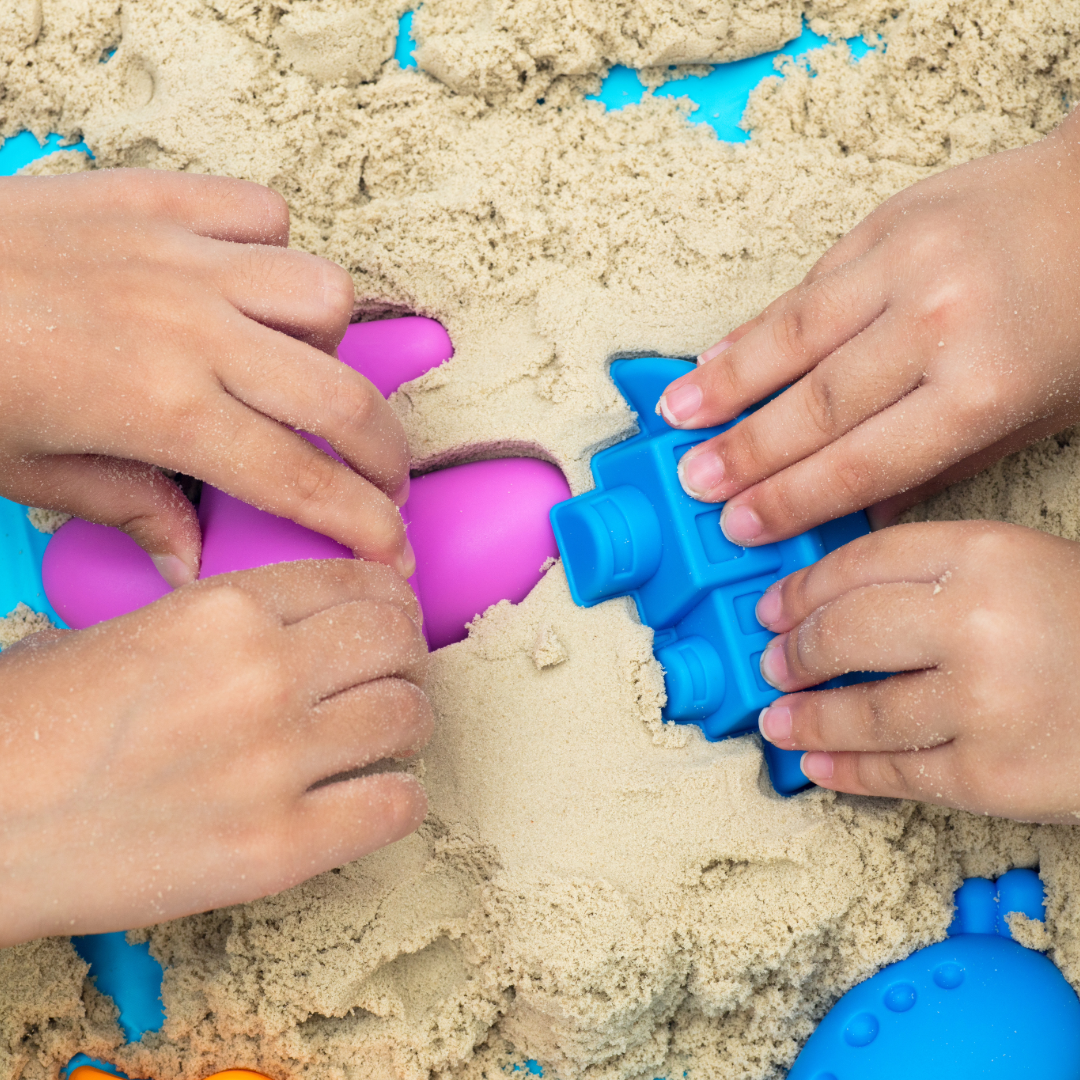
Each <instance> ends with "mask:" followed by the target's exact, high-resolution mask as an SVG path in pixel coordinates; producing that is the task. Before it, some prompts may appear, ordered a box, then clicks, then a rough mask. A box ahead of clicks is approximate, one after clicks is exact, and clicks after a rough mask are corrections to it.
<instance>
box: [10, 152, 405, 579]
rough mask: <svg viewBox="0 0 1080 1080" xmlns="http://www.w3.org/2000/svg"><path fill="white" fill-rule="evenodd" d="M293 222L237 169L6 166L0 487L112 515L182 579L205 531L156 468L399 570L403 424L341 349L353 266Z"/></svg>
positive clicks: (82, 511)
mask: <svg viewBox="0 0 1080 1080" xmlns="http://www.w3.org/2000/svg"><path fill="white" fill-rule="evenodd" d="M288 234H289V211H288V208H287V207H286V205H285V202H284V200H283V199H282V198H281V197H280V196H278V195H276V194H274V193H273V192H271V191H269V190H267V189H266V188H262V187H259V186H258V185H256V184H251V183H247V182H246V181H241V180H232V179H228V178H223V177H209V176H188V175H182V174H176V173H165V172H150V171H143V170H110V171H108V172H100V173H88V174H82V175H76V176H62V177H10V178H2V179H0V386H2V387H3V392H2V393H0V494H3V495H5V496H7V497H8V498H11V499H15V500H16V501H18V502H23V503H29V504H31V505H36V506H44V507H49V508H52V509H57V510H65V511H67V512H69V513H72V514H75V515H77V516H78V517H82V518H86V519H87V520H89V521H96V522H100V523H102V524H106V525H117V526H119V527H120V528H122V529H124V530H126V531H127V532H128V533H130V534H131V536H132V537H134V539H135V540H137V541H138V542H139V543H140V544H141V545H142V546H143V547H144V548H145V549H146V550H147V551H148V552H149V553H150V554H151V555H152V556H154V559H155V562H156V564H157V566H158V569H159V570H160V571H161V573H162V575H163V576H164V577H165V579H166V580H167V581H168V582H169V584H170V585H173V586H174V587H175V586H177V585H181V584H184V583H186V582H189V581H192V580H194V578H195V576H196V574H197V573H198V567H199V547H200V534H199V526H198V522H197V521H196V518H195V511H194V510H193V509H192V507H191V505H190V504H189V503H188V501H187V500H186V499H185V498H184V497H183V496H182V495H181V493H180V491H179V490H178V489H177V487H176V485H175V484H174V483H172V481H171V480H169V479H168V478H167V477H166V476H164V475H163V474H162V473H161V472H160V471H159V469H157V468H154V467H153V466H163V467H166V468H169V469H173V470H177V471H179V472H181V473H186V474H189V475H192V476H196V477H198V478H200V479H203V480H207V481H209V482H211V483H213V484H214V485H215V486H216V487H219V488H222V489H223V490H225V491H227V492H228V493H230V494H231V495H235V496H237V497H238V498H241V499H243V500H244V501H245V502H248V503H251V504H253V505H255V506H257V507H259V508H260V509H264V510H268V511H270V512H272V513H274V514H277V515H279V516H281V517H287V518H292V519H293V520H294V521H296V522H298V523H299V524H301V525H305V526H307V527H309V528H311V529H314V530H316V531H318V532H322V533H325V534H326V535H328V536H331V537H332V538H333V539H335V540H337V541H339V542H340V543H342V544H344V545H346V546H347V547H349V548H351V549H352V551H353V552H354V553H355V554H356V555H357V556H359V557H361V558H365V559H374V560H376V561H378V562H383V563H386V564H388V565H390V566H392V567H394V568H395V569H397V570H398V571H399V572H400V573H401V574H402V575H403V576H405V577H408V576H409V574H411V573H412V570H413V566H414V560H413V558H412V555H411V552H410V551H409V550H408V547H407V542H406V538H405V528H404V525H403V524H402V521H401V517H400V515H399V514H398V511H397V507H396V506H395V505H394V502H395V500H396V501H397V502H398V503H399V504H400V502H401V501H403V500H404V497H405V494H406V492H407V485H408V477H409V474H408V451H407V447H406V443H405V435H404V432H403V430H402V428H401V425H400V424H399V422H398V421H397V418H396V417H395V416H394V414H393V412H392V410H391V409H390V407H389V406H388V405H387V404H386V401H385V400H384V399H383V398H382V396H381V395H380V394H379V393H378V391H376V390H375V389H374V387H373V386H372V385H371V383H369V382H368V380H367V379H365V378H363V376H361V375H359V374H357V373H356V372H355V371H353V370H352V369H351V368H349V367H348V366H346V365H345V364H341V363H338V362H337V360H336V359H335V358H334V350H335V348H336V347H337V344H338V342H339V341H340V340H341V337H342V335H343V334H344V332H345V329H346V327H347V326H348V323H349V317H350V314H351V311H352V302H353V286H352V280H351V279H350V277H349V275H348V274H347V273H346V272H345V271H344V270H343V269H342V268H341V267H339V266H336V265H334V264H333V263H330V262H327V261H326V260H324V259H319V258H316V257H315V256H313V255H307V254H305V253H303V252H300V251H291V250H288V249H287V248H286V246H285V245H286V244H287V242H288ZM294 427H295V428H299V429H302V430H304V431H309V432H312V433H314V434H316V435H320V436H322V437H323V438H325V439H326V440H327V441H328V442H329V443H330V444H331V445H332V446H333V447H334V449H335V450H337V451H338V453H339V454H340V455H341V456H342V457H343V458H344V459H345V461H346V462H348V465H351V466H352V468H351V469H350V468H349V467H348V466H347V465H343V464H341V463H340V462H338V461H335V460H333V459H332V458H331V457H330V456H329V455H327V454H324V453H322V452H321V451H319V450H317V449H316V448H315V447H314V446H312V445H310V444H309V443H308V442H307V441H305V439H304V438H302V437H301V436H300V435H299V434H297V433H296V432H295V431H293V430H292V428H294ZM353 470H355V471H353Z"/></svg>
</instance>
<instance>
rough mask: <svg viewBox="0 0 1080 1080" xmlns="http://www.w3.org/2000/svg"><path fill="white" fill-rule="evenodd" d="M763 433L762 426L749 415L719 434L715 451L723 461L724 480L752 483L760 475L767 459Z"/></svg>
mask: <svg viewBox="0 0 1080 1080" xmlns="http://www.w3.org/2000/svg"><path fill="white" fill-rule="evenodd" d="M764 435H765V429H764V426H763V425H761V424H758V423H755V417H753V416H749V417H747V418H746V419H745V420H744V421H743V422H742V423H741V424H736V425H735V427H733V428H732V429H731V430H730V431H729V432H726V433H725V434H724V435H721V436H720V438H719V445H718V446H717V452H718V453H719V455H720V458H721V460H722V461H723V462H724V466H725V469H726V473H727V475H726V477H725V479H726V480H728V481H734V482H735V483H736V484H745V483H753V481H754V480H756V479H758V478H759V477H760V476H761V472H762V469H763V467H764V466H765V465H766V463H767V462H768V460H769V452H768V448H767V446H766V445H765V442H764V438H763V436H764Z"/></svg>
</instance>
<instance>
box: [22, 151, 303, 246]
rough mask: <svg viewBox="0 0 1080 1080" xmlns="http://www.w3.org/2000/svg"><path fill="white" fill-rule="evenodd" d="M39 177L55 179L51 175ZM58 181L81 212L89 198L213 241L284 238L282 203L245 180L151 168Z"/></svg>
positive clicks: (260, 241)
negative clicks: (171, 223) (177, 226)
mask: <svg viewBox="0 0 1080 1080" xmlns="http://www.w3.org/2000/svg"><path fill="white" fill-rule="evenodd" d="M91 177H93V179H91ZM38 182H39V183H40V182H41V181H38ZM44 182H45V183H47V184H55V181H54V179H53V178H51V177H50V178H49V179H48V180H45V181H44ZM61 183H63V184H65V185H67V187H68V189H69V190H70V191H71V193H72V198H73V199H74V200H75V201H76V203H77V204H78V205H79V208H80V209H81V210H82V211H83V212H84V213H85V210H86V205H87V203H86V200H87V199H88V198H92V199H93V200H94V205H96V206H102V205H111V206H112V207H115V208H116V209H119V210H122V211H123V212H124V213H125V214H128V215H130V214H138V215H140V216H144V217H149V218H158V219H161V220H166V221H170V222H173V223H175V224H177V225H179V226H181V227H182V228H184V229H187V230H188V231H189V232H193V233H195V234H197V235H199V236H205V237H209V238H211V239H215V240H228V241H232V242H233V243H240V244H271V245H274V246H278V247H284V246H285V245H286V244H288V242H289V207H288V204H287V203H286V202H285V200H284V199H283V198H282V197H281V196H280V195H279V194H278V193H277V192H275V191H271V190H270V189H269V188H266V187H263V186H262V185H261V184H255V183H252V182H251V181H250V180H237V179H234V178H233V177H231V176H205V175H193V174H191V173H180V172H170V171H164V170H157V169H108V170H105V171H102V172H100V173H93V174H85V173H84V174H77V175H74V176H66V177H64V178H63V180H62V181H61ZM88 193H92V194H88Z"/></svg>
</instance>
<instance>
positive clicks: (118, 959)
mask: <svg viewBox="0 0 1080 1080" xmlns="http://www.w3.org/2000/svg"><path fill="white" fill-rule="evenodd" d="M71 943H72V945H74V946H75V951H76V952H77V953H78V954H79V955H80V956H81V957H82V958H83V959H84V960H85V961H86V962H87V963H88V964H89V965H90V975H91V977H92V978H93V979H94V982H95V984H96V985H97V988H98V989H99V990H100V991H101V992H102V993H103V994H108V995H109V997H111V998H112V999H113V1001H115V1002H116V1007H117V1008H118V1009H119V1010H120V1028H121V1030H122V1031H123V1032H124V1037H125V1038H126V1039H127V1041H128V1042H138V1040H139V1039H141V1038H142V1037H143V1033H144V1032H147V1031H157V1030H158V1029H159V1028H160V1027H161V1025H162V1024H164V1023H165V1010H164V1008H163V1007H162V1004H161V980H162V977H163V975H164V972H163V971H162V969H161V965H160V964H159V963H158V962H157V961H156V960H155V959H154V958H153V957H152V956H151V955H150V946H149V945H148V944H147V943H146V942H142V943H141V944H139V945H129V944H128V943H127V939H126V938H125V936H124V934H123V932H122V931H118V932H117V933H115V934H87V935H85V936H83V937H73V938H72V939H71Z"/></svg>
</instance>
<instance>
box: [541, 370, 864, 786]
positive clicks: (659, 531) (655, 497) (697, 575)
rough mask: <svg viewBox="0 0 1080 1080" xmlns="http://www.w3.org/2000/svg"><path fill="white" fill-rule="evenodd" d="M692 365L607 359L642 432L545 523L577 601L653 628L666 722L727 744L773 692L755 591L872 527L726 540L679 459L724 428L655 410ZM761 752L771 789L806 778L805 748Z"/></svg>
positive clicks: (601, 456)
mask: <svg viewBox="0 0 1080 1080" xmlns="http://www.w3.org/2000/svg"><path fill="white" fill-rule="evenodd" d="M692 370H693V364H691V363H688V362H687V361H685V360H667V359H661V358H658V357H654V358H647V359H640V360H616V361H615V362H614V363H613V364H612V365H611V377H612V379H613V380H614V381H615V385H616V386H617V387H618V388H619V391H620V392H621V393H622V395H623V397H625V398H626V401H627V403H628V404H629V405H630V407H631V408H632V409H633V410H634V411H635V412H636V413H637V417H638V425H639V427H640V430H639V431H638V433H637V434H636V435H633V436H631V437H630V438H629V439H626V440H625V441H623V442H621V443H619V444H617V445H616V446H612V447H609V448H608V449H606V450H602V451H600V453H598V454H596V455H595V456H594V457H593V459H592V473H593V477H594V478H595V480H596V487H595V488H594V490H592V491H589V492H586V493H585V494H583V495H578V496H576V497H575V498H573V499H569V500H567V501H566V502H562V503H558V504H557V505H556V506H554V507H553V508H552V511H551V522H552V526H553V528H554V530H555V538H556V541H557V542H558V545H559V551H560V553H561V554H562V557H563V566H564V567H565V570H566V577H567V580H568V582H569V584H570V593H571V595H572V596H573V598H574V602H575V603H577V604H579V605H581V606H583V607H591V606H592V605H593V604H599V603H600V602H601V601H603V600H610V599H612V598H613V597H616V596H625V595H629V596H632V597H633V598H634V602H635V603H636V604H637V609H638V613H639V614H640V616H641V620H642V622H644V623H645V624H646V625H648V626H651V627H652V628H653V630H654V631H655V632H656V634H655V638H654V641H653V650H654V652H655V655H656V659H657V660H658V661H659V662H660V663H661V664H662V665H663V668H664V673H665V682H666V686H667V696H668V702H667V706H666V708H665V709H664V718H665V719H666V720H674V721H677V722H679V723H693V724H697V725H699V726H700V727H701V729H702V731H704V733H705V735H706V737H707V738H709V739H722V738H727V737H729V736H732V735H742V734H745V733H746V732H748V731H756V730H757V716H758V713H759V712H760V711H761V710H762V709H763V708H764V707H765V706H766V705H768V704H769V703H770V702H771V701H774V700H775V699H776V698H777V697H779V696H780V695H779V693H778V692H777V691H776V690H774V689H773V688H772V687H771V686H769V684H768V683H766V682H765V680H764V679H763V678H762V677H761V671H760V669H759V661H760V659H761V654H762V652H763V651H764V649H765V646H766V645H767V644H768V643H769V641H770V639H771V637H772V635H771V634H770V633H769V631H768V630H766V629H765V628H764V627H762V626H761V625H760V624H759V623H758V621H757V619H756V617H755V615H754V607H755V605H756V604H757V601H758V598H759V597H760V596H761V594H762V593H763V592H764V591H765V590H766V589H767V588H768V587H769V585H771V584H772V583H773V582H774V581H776V580H777V579H778V578H780V577H784V576H785V575H787V574H790V573H791V572H792V571H794V570H798V569H800V568H802V567H804V566H809V565H810V564H811V563H813V562H816V561H817V560H818V559H820V558H821V557H822V556H823V555H825V554H826V553H827V552H829V551H832V550H834V549H835V548H838V547H840V546H842V545H843V544H846V543H847V542H848V541H849V540H853V539H854V538H855V537H857V536H861V535H863V534H864V533H866V532H868V531H869V527H868V525H867V521H866V515H865V514H863V513H862V512H859V513H857V514H850V515H848V516H847V517H844V518H841V519H839V520H838V521H833V522H829V523H827V524H825V525H819V526H818V527H817V528H815V529H811V530H809V531H808V532H805V533H803V534H802V535H801V536H795V537H792V538H791V539H790V540H782V541H780V542H779V543H774V544H763V545H762V546H761V547H756V548H741V547H738V546H737V545H736V544H733V543H731V542H730V541H729V540H727V539H726V538H725V536H724V534H723V533H722V532H721V531H720V511H721V509H722V507H721V506H720V505H717V504H715V503H703V502H699V501H697V500H696V499H692V498H691V497H690V496H689V495H687V494H686V493H685V492H684V491H683V489H682V486H681V485H680V483H679V478H678V472H677V466H678V462H679V459H680V458H681V457H682V456H683V454H685V453H686V451H687V450H689V449H690V447H692V446H695V445H696V444H697V443H699V442H703V441H704V440H706V439H709V438H712V436H713V435H715V434H717V433H718V432H720V431H723V430H724V429H725V428H726V427H730V426H731V424H726V425H722V426H720V427H712V428H701V429H699V430H697V431H678V430H675V429H673V428H670V427H668V425H667V424H666V423H665V421H664V420H663V419H662V418H661V417H660V416H658V415H657V414H656V403H657V402H658V401H659V399H660V395H661V393H662V392H663V391H664V389H665V387H667V385H668V384H669V383H670V382H671V381H672V380H673V379H677V378H678V377H679V376H680V375H685V374H686V373H687V372H688V371H692ZM739 419H741V417H739V418H737V419H736V420H734V421H732V424H734V423H738V420H739ZM854 678H857V676H847V677H846V678H845V679H843V680H834V682H832V683H829V684H827V685H841V684H843V683H845V682H851V681H853V679H854ZM765 755H766V761H767V763H768V767H769V775H770V777H771V779H772V783H773V787H774V788H775V789H776V790H777V791H778V792H780V793H781V794H784V795H789V794H793V793H794V792H796V791H799V790H801V789H802V788H805V787H807V786H808V785H809V781H808V780H807V778H806V776H805V775H804V774H803V772H802V770H801V769H800V768H799V760H800V758H801V754H799V753H797V752H794V751H785V750H778V749H777V748H776V747H773V746H771V745H768V744H766V747H765Z"/></svg>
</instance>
